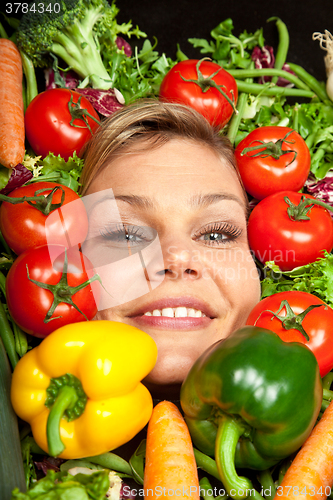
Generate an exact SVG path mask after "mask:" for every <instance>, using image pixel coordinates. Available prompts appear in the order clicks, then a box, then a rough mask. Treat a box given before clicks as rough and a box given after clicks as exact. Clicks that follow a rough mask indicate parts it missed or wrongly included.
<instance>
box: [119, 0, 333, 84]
mask: <svg viewBox="0 0 333 500" xmlns="http://www.w3.org/2000/svg"><path fill="white" fill-rule="evenodd" d="M116 5H117V7H118V9H119V13H118V16H117V21H118V23H122V22H128V21H129V20H132V22H133V24H134V25H138V26H139V28H140V29H141V30H142V31H144V32H145V33H146V34H147V35H148V38H149V40H150V41H151V42H152V43H153V41H154V37H156V38H157V40H158V44H157V47H156V50H158V51H159V53H161V54H162V53H163V52H164V53H165V54H166V55H167V56H169V57H171V58H174V59H175V56H176V50H177V43H179V44H180V48H181V50H182V51H183V52H184V53H185V54H186V55H187V56H188V57H194V58H198V57H199V58H200V57H201V54H200V53H199V49H194V48H193V46H192V45H191V44H190V43H189V42H188V38H193V37H195V38H205V39H208V40H210V31H211V30H212V29H213V28H215V27H216V26H217V25H218V24H219V23H220V22H221V21H224V20H225V19H227V18H229V17H230V18H231V19H232V20H233V24H234V31H233V34H234V35H235V36H239V34H240V33H241V32H242V31H244V30H247V31H248V32H254V31H256V30H257V29H258V28H261V27H262V28H263V29H264V37H265V41H266V43H267V44H268V45H273V47H275V50H276V48H277V43H278V34H277V29H276V25H275V22H267V19H269V18H270V17H272V16H278V17H280V19H282V21H284V22H285V23H286V25H287V27H288V31H289V36H290V46H289V52H288V60H289V61H290V62H293V63H296V64H299V65H301V66H303V67H304V68H305V69H306V70H307V71H308V72H310V73H311V74H313V75H314V76H316V78H318V79H319V80H324V79H325V78H326V73H325V66H324V56H325V52H324V51H323V50H322V49H321V48H320V46H319V42H318V41H313V40H312V33H313V32H315V31H320V32H321V33H323V32H324V31H325V29H326V30H328V31H330V32H331V33H333V0H304V1H301V0H279V1H276V0H273V1H270V0H258V1H255V2H254V1H246V0H228V1H227V0H218V1H216V0H192V1H191V0H164V1H161V2H158V1H155V2H152V0H118V1H116ZM129 42H130V43H131V45H133V44H138V45H139V46H141V43H142V42H140V41H139V42H137V41H136V39H135V38H134V39H131V40H129Z"/></svg>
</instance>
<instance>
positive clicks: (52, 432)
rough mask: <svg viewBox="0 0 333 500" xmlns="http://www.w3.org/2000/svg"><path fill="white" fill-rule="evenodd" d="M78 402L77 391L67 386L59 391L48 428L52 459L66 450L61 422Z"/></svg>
mask: <svg viewBox="0 0 333 500" xmlns="http://www.w3.org/2000/svg"><path fill="white" fill-rule="evenodd" d="M76 401H77V395H76V392H75V389H74V388H73V387H68V386H65V387H63V388H62V389H61V390H60V391H59V395H58V397H57V399H56V401H55V403H54V405H53V406H52V410H51V411H50V413H49V417H48V419H47V426H46V435H47V444H48V448H49V453H50V455H51V456H52V457H57V456H58V455H60V453H61V452H63V451H64V449H65V445H64V443H63V442H62V441H61V438H60V421H61V419H62V417H63V415H64V413H65V411H66V410H67V408H69V407H71V406H72V405H73V404H75V402H76Z"/></svg>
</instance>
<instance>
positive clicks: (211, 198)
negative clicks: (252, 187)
mask: <svg viewBox="0 0 333 500" xmlns="http://www.w3.org/2000/svg"><path fill="white" fill-rule="evenodd" d="M220 201H236V202H237V203H238V204H239V205H240V206H241V207H242V208H243V209H244V210H247V207H246V204H245V203H244V201H243V200H242V199H241V198H239V197H238V196H237V195H234V194H232V193H212V194H198V195H195V196H193V197H192V199H191V205H194V206H197V207H200V208H202V207H206V206H209V205H213V204H214V203H218V202H220Z"/></svg>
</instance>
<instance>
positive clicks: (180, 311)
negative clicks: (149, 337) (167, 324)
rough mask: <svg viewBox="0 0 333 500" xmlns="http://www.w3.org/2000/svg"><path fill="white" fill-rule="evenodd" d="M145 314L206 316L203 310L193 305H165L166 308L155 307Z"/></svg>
mask: <svg viewBox="0 0 333 500" xmlns="http://www.w3.org/2000/svg"><path fill="white" fill-rule="evenodd" d="M144 316H164V317H167V318H201V317H204V316H206V315H205V314H204V313H203V312H202V311H200V310H198V309H193V308H192V307H189V308H186V307H165V308H164V309H154V310H153V311H147V312H145V313H144Z"/></svg>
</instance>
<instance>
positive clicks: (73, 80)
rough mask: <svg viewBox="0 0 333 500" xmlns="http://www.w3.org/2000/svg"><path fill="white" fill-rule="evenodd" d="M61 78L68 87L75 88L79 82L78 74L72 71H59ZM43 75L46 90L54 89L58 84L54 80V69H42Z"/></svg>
mask: <svg viewBox="0 0 333 500" xmlns="http://www.w3.org/2000/svg"><path fill="white" fill-rule="evenodd" d="M59 74H60V76H61V78H62V79H63V83H64V86H65V87H66V88H68V89H75V88H76V87H77V86H78V85H79V83H80V79H79V76H78V75H77V74H76V73H75V72H74V71H61V70H60V71H59ZM44 77H45V88H46V90H50V89H56V88H58V87H59V85H58V84H57V83H56V82H55V79H54V71H53V69H52V68H48V69H46V70H44Z"/></svg>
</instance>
